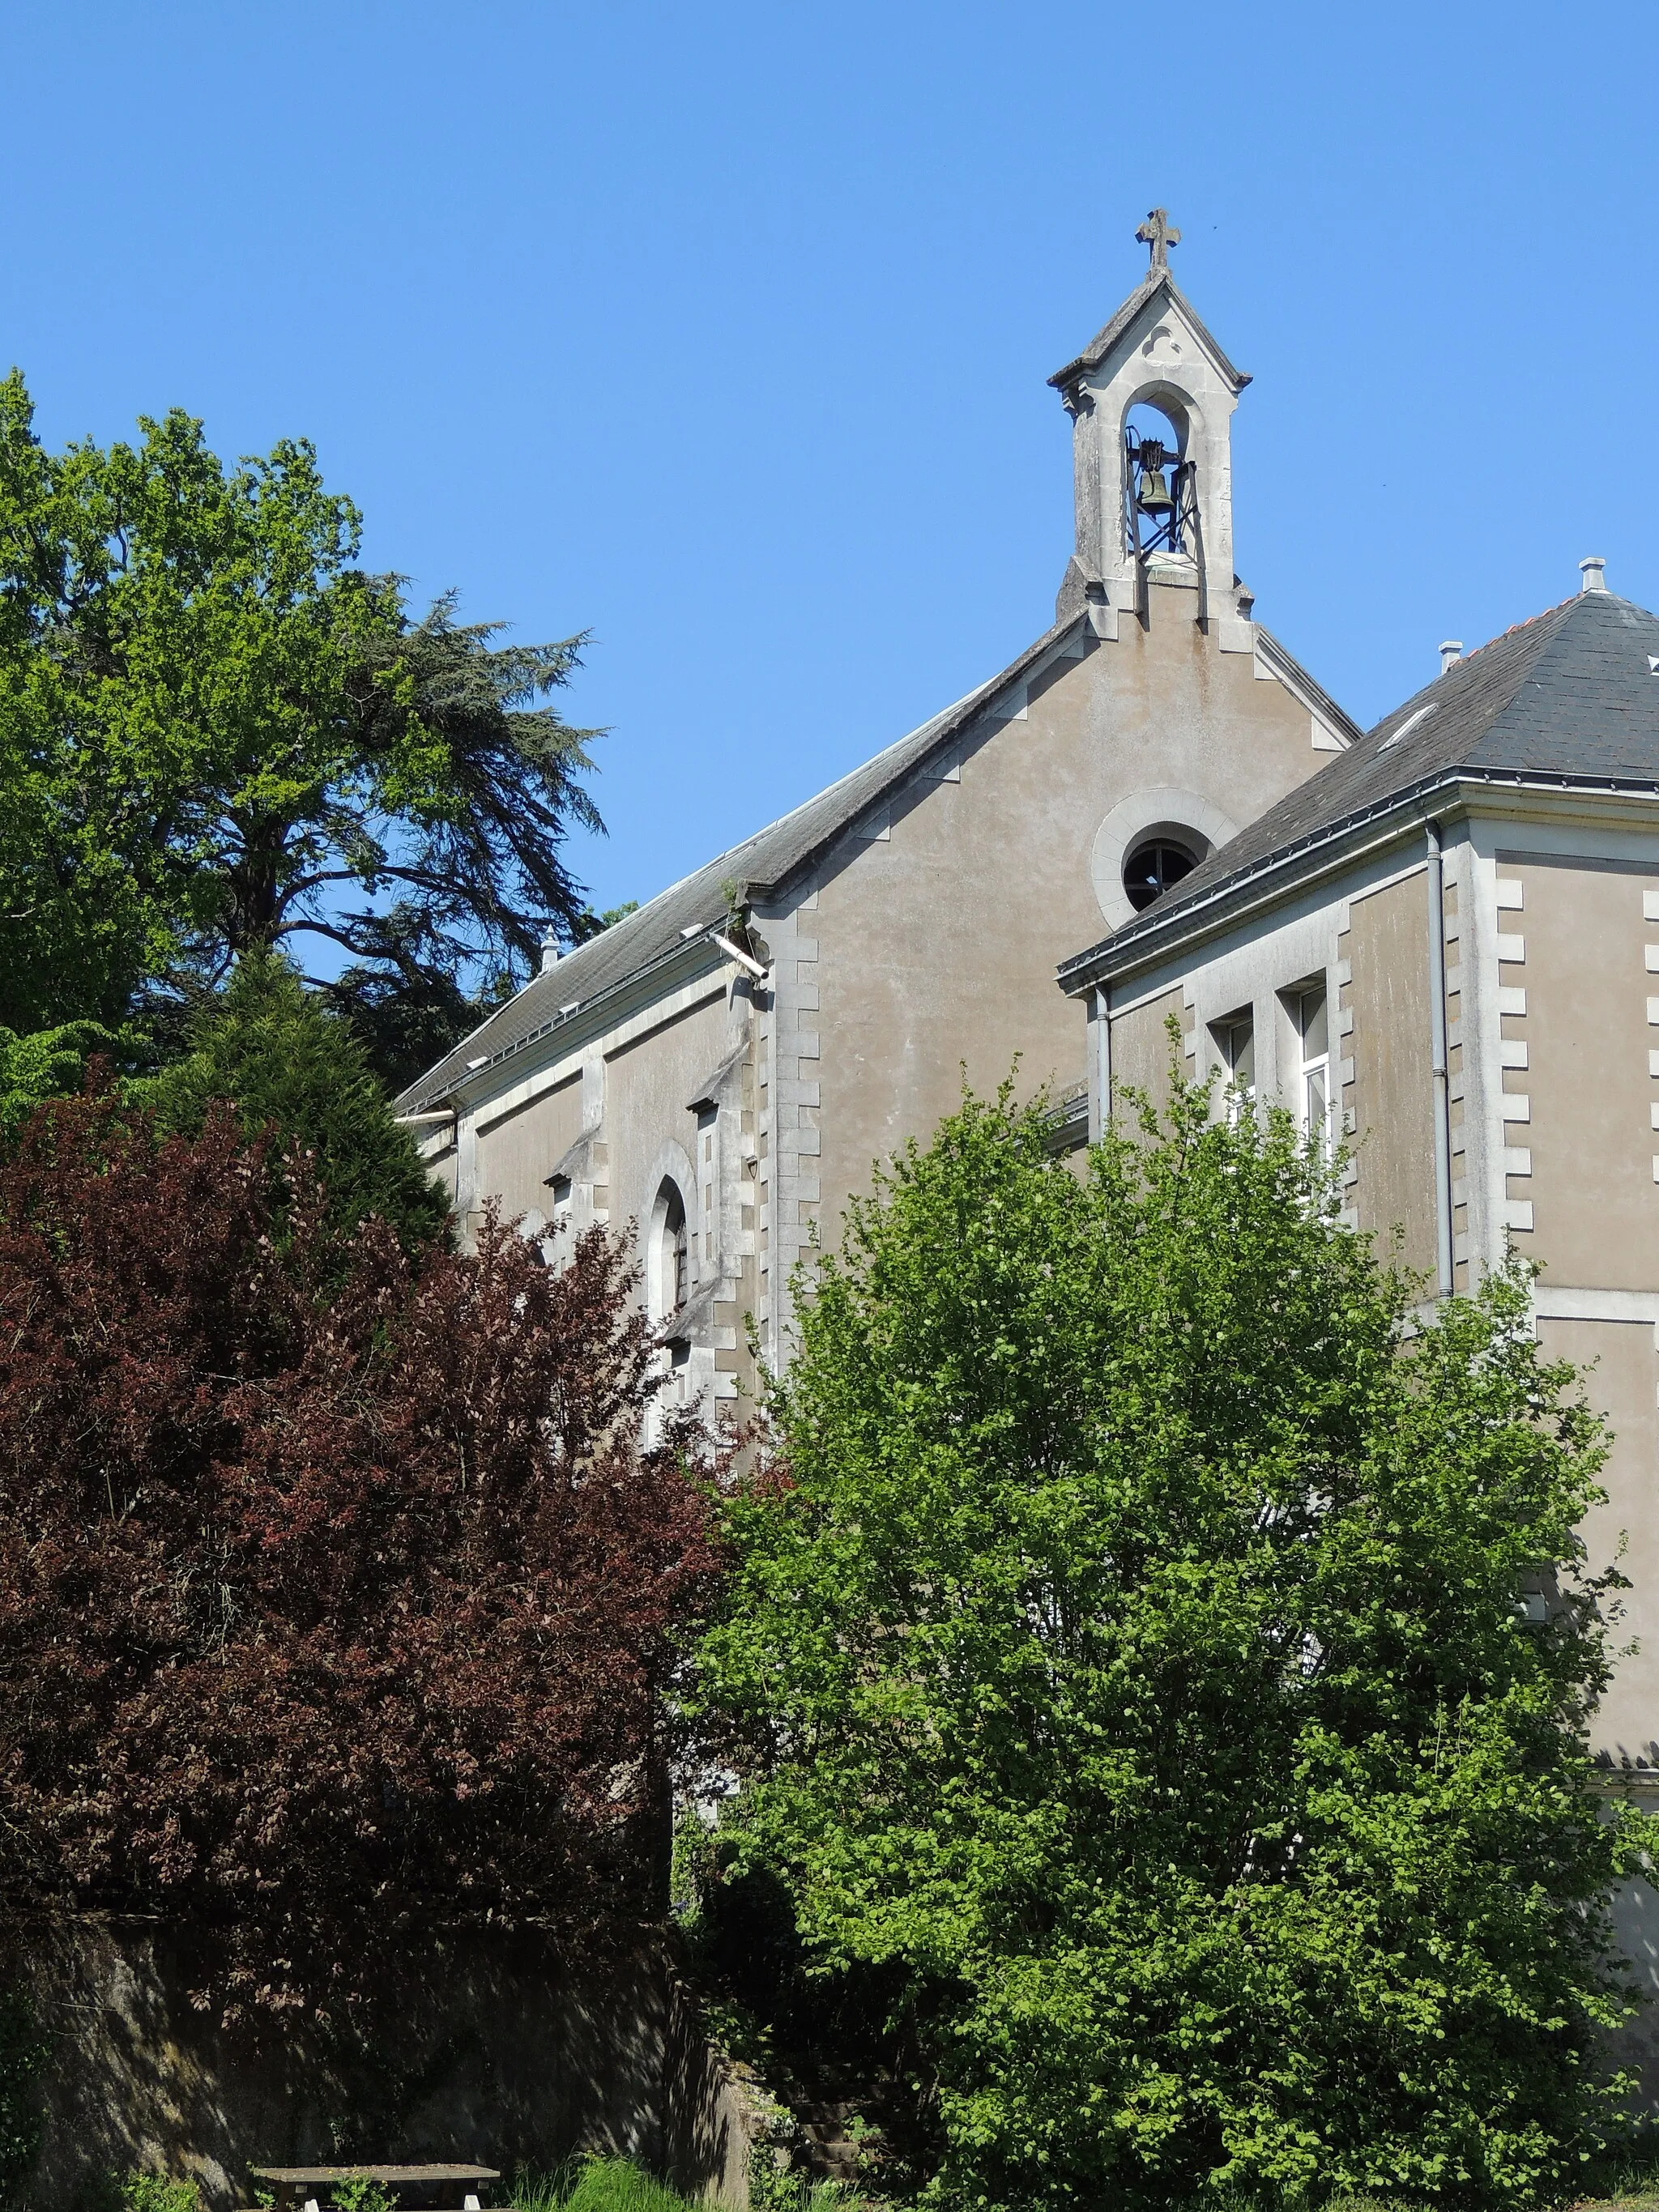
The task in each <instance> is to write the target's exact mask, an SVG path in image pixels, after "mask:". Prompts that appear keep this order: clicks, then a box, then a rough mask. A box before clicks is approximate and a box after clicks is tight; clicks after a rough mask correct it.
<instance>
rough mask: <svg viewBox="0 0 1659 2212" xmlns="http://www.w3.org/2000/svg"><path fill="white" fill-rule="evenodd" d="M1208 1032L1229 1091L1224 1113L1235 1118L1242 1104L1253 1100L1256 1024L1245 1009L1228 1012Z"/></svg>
mask: <svg viewBox="0 0 1659 2212" xmlns="http://www.w3.org/2000/svg"><path fill="white" fill-rule="evenodd" d="M1211 1035H1212V1036H1213V1037H1214V1038H1215V1042H1216V1049H1217V1050H1218V1052H1219V1053H1220V1054H1221V1065H1222V1067H1223V1069H1224V1070H1225V1073H1226V1078H1227V1088H1228V1090H1229V1091H1231V1093H1232V1096H1231V1098H1230V1099H1229V1101H1228V1104H1227V1114H1228V1118H1229V1119H1230V1120H1234V1119H1236V1118H1237V1115H1238V1114H1239V1112H1240V1110H1241V1109H1243V1107H1247V1106H1251V1105H1254V1103H1255V1022H1254V1021H1253V1020H1252V1019H1251V1018H1250V1016H1249V1014H1248V1013H1245V1014H1229V1015H1228V1017H1227V1018H1226V1020H1225V1021H1223V1022H1217V1023H1216V1024H1215V1025H1214V1027H1213V1028H1212V1031H1211Z"/></svg>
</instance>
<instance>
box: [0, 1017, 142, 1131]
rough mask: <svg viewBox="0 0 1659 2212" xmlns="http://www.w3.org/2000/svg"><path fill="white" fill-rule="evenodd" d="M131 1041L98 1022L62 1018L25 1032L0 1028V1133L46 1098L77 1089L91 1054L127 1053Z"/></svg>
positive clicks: (12, 1127) (16, 1125) (14, 1126)
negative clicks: (47, 1027)
mask: <svg viewBox="0 0 1659 2212" xmlns="http://www.w3.org/2000/svg"><path fill="white" fill-rule="evenodd" d="M135 1043H136V1040H135V1039H134V1038H132V1037H131V1036H128V1035H121V1036H118V1035H116V1033H115V1032H114V1031H113V1030H106V1028H105V1027H104V1025H103V1024H102V1023H101V1022H64V1023H61V1024H59V1025H58V1028H56V1029H51V1030H34V1031H33V1032H32V1034H30V1035H29V1036H17V1035H16V1033H15V1031H14V1030H3V1029H0V1136H9V1135H11V1134H12V1133H13V1132H14V1131H15V1130H17V1129H20V1128H21V1127H22V1125H23V1123H24V1122H25V1121H27V1119H28V1117H29V1115H31V1114H32V1113H33V1111H34V1109H35V1108H36V1107H37V1106H39V1105H40V1103H41V1102H42V1101H43V1100H44V1099H47V1098H57V1097H62V1096H63V1094H64V1092H65V1091H75V1090H78V1089H79V1087H80V1085H81V1081H82V1077H83V1076H84V1075H85V1073H86V1067H87V1061H88V1059H90V1057H91V1056H92V1054H94V1053H105V1054H112V1055H114V1054H125V1053H127V1052H129V1051H130V1050H131V1049H132V1048H133V1046H134V1044H135Z"/></svg>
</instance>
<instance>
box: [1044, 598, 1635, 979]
mask: <svg viewBox="0 0 1659 2212" xmlns="http://www.w3.org/2000/svg"><path fill="white" fill-rule="evenodd" d="M1456 777H1475V778H1480V777H1485V778H1490V779H1492V780H1494V781H1506V782H1515V781H1521V782H1528V783H1543V784H1549V783H1558V784H1571V785H1575V786H1583V784H1585V783H1586V782H1589V783H1595V784H1605V785H1607V786H1609V787H1617V788H1625V789H1629V788H1637V789H1646V790H1655V791H1659V617H1656V616H1654V615H1651V614H1650V613H1649V612H1648V611H1647V610H1646V609H1645V608H1644V607H1638V606H1637V605H1634V604H1633V603H1632V601H1631V600H1629V599H1620V598H1619V597H1618V596H1617V595H1616V594H1615V593H1613V592H1606V591H1591V592H1578V593H1577V594H1576V595H1575V596H1574V597H1573V598H1572V599H1566V600H1564V601H1563V602H1562V604H1561V605H1559V606H1558V607H1552V608H1550V609H1549V610H1548V611H1547V613H1544V614H1541V615H1535V616H1534V617H1533V619H1532V620H1531V621H1530V622H1525V623H1520V624H1518V625H1517V627H1516V628H1515V629H1509V630H1505V631H1504V635H1502V636H1501V637H1497V638H1494V639H1493V640H1492V642H1491V643H1490V644H1489V645H1484V646H1481V647H1478V648H1477V649H1476V650H1475V651H1474V653H1466V654H1465V655H1464V657H1463V659H1462V660H1460V661H1457V662H1455V663H1454V665H1452V666H1451V667H1450V668H1449V669H1448V670H1447V671H1446V672H1445V673H1444V674H1443V675H1442V676H1439V677H1437V678H1436V679H1435V681H1434V682H1433V683H1432V684H1426V685H1425V687H1424V689H1423V690H1421V691H1419V692H1416V693H1414V694H1413V696H1412V697H1411V698H1409V699H1407V701H1406V702H1405V703H1404V704H1403V705H1402V706H1400V707H1396V708H1395V710H1394V712H1393V713H1392V714H1386V715H1384V717H1383V720H1381V721H1380V722H1378V723H1377V724H1376V727H1375V728H1374V729H1371V730H1369V731H1368V732H1366V733H1365V735H1364V737H1363V738H1361V739H1360V740H1359V742H1358V744H1355V745H1353V746H1352V747H1351V748H1350V749H1349V750H1348V751H1346V753H1342V754H1340V755H1339V756H1338V757H1336V758H1335V759H1334V760H1333V761H1332V762H1331V763H1330V765H1329V766H1328V767H1327V768H1323V769H1320V770H1319V772H1318V773H1317V774H1316V775H1313V776H1310V778H1309V779H1308V781H1306V782H1305V783H1303V784H1299V785H1298V786H1297V788H1296V789H1295V790H1294V791H1292V792H1291V793H1289V794H1288V795H1287V796H1286V797H1285V798H1284V799H1281V800H1280V801H1279V804H1278V805H1277V806H1273V807H1270V808H1269V809H1268V811H1267V813H1266V814H1263V815H1261V816H1260V817H1258V818H1257V819H1256V820H1255V821H1254V822H1252V823H1248V824H1247V825H1246V827H1245V828H1244V829H1242V830H1240V832H1239V834H1238V835H1237V837H1234V838H1232V839H1231V840H1230V842H1228V843H1227V844H1225V845H1223V846H1222V847H1220V848H1219V849H1218V851H1216V852H1214V853H1212V854H1211V855H1210V857H1209V858H1208V859H1207V860H1206V861H1204V863H1203V864H1202V866H1199V867H1197V868H1194V871H1193V872H1192V873H1191V875H1189V876H1187V877H1184V878H1182V883H1181V884H1180V886H1179V888H1178V889H1177V890H1174V891H1171V892H1168V893H1166V894H1165V896H1164V897H1163V898H1161V899H1159V900H1158V902H1157V904H1156V905H1155V906H1153V907H1151V908H1148V909H1147V910H1146V912H1145V913H1144V914H1141V915H1137V916H1136V918H1135V920H1134V921H1132V922H1126V923H1125V924H1124V926H1123V927H1122V928H1121V929H1120V930H1117V931H1115V933H1113V934H1112V935H1111V936H1110V937H1109V938H1106V939H1103V940H1102V941H1101V943H1099V944H1098V945H1092V946H1091V947H1090V949H1089V950H1088V951H1086V952H1079V953H1078V954H1076V955H1075V956H1074V957H1073V958H1072V959H1070V960H1067V961H1066V962H1065V963H1064V964H1063V965H1062V967H1061V968H1060V981H1061V983H1062V985H1063V986H1064V987H1066V988H1067V989H1073V990H1074V989H1078V988H1080V987H1082V986H1083V985H1084V984H1085V983H1086V982H1087V981H1089V980H1091V977H1093V976H1095V975H1099V974H1101V973H1103V972H1107V971H1109V970H1110V969H1113V968H1115V967H1116V966H1118V965H1120V964H1121V957H1123V956H1127V955H1128V954H1131V953H1135V954H1139V953H1140V952H1141V951H1144V950H1146V949H1147V948H1148V947H1149V946H1151V945H1157V944H1161V943H1162V942H1163V941H1164V940H1165V939H1175V938H1177V937H1179V936H1180V935H1181V934H1182V933H1183V931H1184V930H1185V929H1186V928H1187V927H1189V926H1190V925H1191V924H1192V923H1194V921H1196V920H1197V919H1198V918H1199V916H1200V914H1203V915H1206V916H1207V915H1208V914H1209V913H1211V912H1212V911H1214V910H1215V909H1217V908H1225V907H1226V905H1227V904H1228V902H1229V894H1230V893H1242V891H1243V888H1244V886H1245V884H1246V883H1247V882H1255V881H1257V880H1259V879H1260V878H1262V877H1263V876H1265V875H1267V874H1268V873H1270V872H1273V871H1274V870H1275V869H1277V868H1279V867H1286V868H1288V867H1289V866H1291V865H1292V864H1293V863H1294V860H1296V858H1297V855H1299V854H1301V853H1303V852H1304V851H1306V850H1307V849H1309V848H1311V847H1313V846H1316V845H1319V844H1322V843H1324V842H1327V841H1328V840H1329V839H1331V838H1333V837H1335V836H1340V834H1341V832H1342V831H1343V830H1344V829H1347V828H1349V827H1351V826H1352V825H1354V824H1356V823H1359V822H1362V821H1364V820H1365V819H1366V818H1368V817H1374V816H1376V815H1380V814H1383V813H1387V812H1389V811H1392V810H1394V809H1395V808H1397V807H1400V806H1402V805H1407V804H1409V803H1410V802H1411V801H1412V800H1413V799H1414V798H1416V797H1417V796H1419V795H1420V794H1426V793H1428V792H1430V791H1431V790H1433V789H1434V788H1436V787H1437V786H1440V785H1443V784H1444V783H1446V782H1448V781H1450V780H1452V779H1454V778H1456Z"/></svg>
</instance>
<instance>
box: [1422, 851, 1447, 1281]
mask: <svg viewBox="0 0 1659 2212" xmlns="http://www.w3.org/2000/svg"><path fill="white" fill-rule="evenodd" d="M1424 827H1425V830H1426V832H1427V836H1428V844H1429V866H1428V879H1429V1054H1430V1063H1429V1064H1430V1066H1431V1070H1432V1073H1433V1079H1434V1221H1435V1239H1434V1246H1435V1262H1436V1270H1435V1271H1436V1273H1437V1277H1438V1280H1439V1286H1440V1295H1441V1297H1443V1298H1449V1297H1450V1296H1451V1294H1452V1285H1453V1282H1454V1280H1455V1277H1454V1275H1453V1261H1454V1249H1453V1244H1452V1202H1451V1085H1450V1081H1449V1077H1448V1075H1447V1072H1446V864H1445V854H1444V853H1443V851H1442V849H1441V842H1440V824H1439V823H1437V821H1436V820H1435V818H1434V817H1433V816H1432V815H1431V816H1430V817H1429V819H1428V821H1427V822H1426V823H1425V825H1424Z"/></svg>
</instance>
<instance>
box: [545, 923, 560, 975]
mask: <svg viewBox="0 0 1659 2212" xmlns="http://www.w3.org/2000/svg"><path fill="white" fill-rule="evenodd" d="M558 964H559V940H558V939H557V938H556V937H555V936H554V934H553V933H552V931H551V930H549V931H548V933H547V935H546V936H545V937H544V938H543V939H542V973H543V975H546V974H548V972H549V971H550V969H554V968H556V967H557V966H558Z"/></svg>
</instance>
